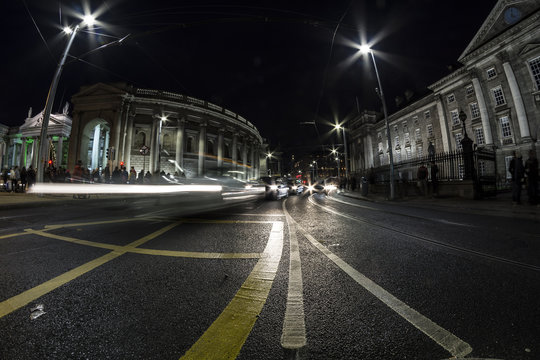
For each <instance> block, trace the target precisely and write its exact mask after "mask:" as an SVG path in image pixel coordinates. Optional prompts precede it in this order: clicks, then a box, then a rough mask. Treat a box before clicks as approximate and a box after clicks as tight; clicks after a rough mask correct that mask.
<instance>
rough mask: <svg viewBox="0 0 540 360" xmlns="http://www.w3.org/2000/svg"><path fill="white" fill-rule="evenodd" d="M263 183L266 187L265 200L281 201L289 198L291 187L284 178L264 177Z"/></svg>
mask: <svg viewBox="0 0 540 360" xmlns="http://www.w3.org/2000/svg"><path fill="white" fill-rule="evenodd" d="M261 182H262V183H263V184H264V186H265V193H264V197H265V199H268V200H279V199H281V198H284V197H285V198H286V197H288V196H289V187H288V186H287V183H286V182H285V181H283V179H282V178H280V177H275V176H264V177H262V178H261Z"/></svg>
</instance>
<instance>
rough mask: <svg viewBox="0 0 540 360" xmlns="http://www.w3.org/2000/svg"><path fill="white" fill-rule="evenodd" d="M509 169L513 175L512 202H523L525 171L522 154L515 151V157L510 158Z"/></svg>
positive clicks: (515, 203) (517, 203) (516, 203)
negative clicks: (522, 186) (522, 190)
mask: <svg viewBox="0 0 540 360" xmlns="http://www.w3.org/2000/svg"><path fill="white" fill-rule="evenodd" d="M508 171H509V172H510V174H511V176H512V203H513V204H514V205H519V204H521V182H522V180H523V175H524V173H525V168H524V167H523V160H522V158H521V154H519V153H518V152H516V151H514V157H513V158H512V160H510V165H509V166H508Z"/></svg>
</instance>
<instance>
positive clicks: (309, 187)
mask: <svg viewBox="0 0 540 360" xmlns="http://www.w3.org/2000/svg"><path fill="white" fill-rule="evenodd" d="M307 188H308V190H309V191H313V190H315V188H314V187H313V186H312V185H309V186H308V187H307Z"/></svg>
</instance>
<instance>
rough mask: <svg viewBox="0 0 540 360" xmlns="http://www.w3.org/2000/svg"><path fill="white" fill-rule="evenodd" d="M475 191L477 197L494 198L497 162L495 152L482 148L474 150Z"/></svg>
mask: <svg viewBox="0 0 540 360" xmlns="http://www.w3.org/2000/svg"><path fill="white" fill-rule="evenodd" d="M474 165H475V166H474V168H475V170H476V173H475V175H476V176H475V179H474V182H475V188H476V189H475V190H476V192H477V196H478V197H480V198H482V197H486V196H495V195H496V194H497V161H496V156H495V151H494V150H490V149H484V148H477V149H475V150H474Z"/></svg>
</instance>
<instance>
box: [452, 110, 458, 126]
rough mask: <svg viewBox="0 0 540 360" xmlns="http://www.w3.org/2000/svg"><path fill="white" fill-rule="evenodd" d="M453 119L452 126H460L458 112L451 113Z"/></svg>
mask: <svg viewBox="0 0 540 360" xmlns="http://www.w3.org/2000/svg"><path fill="white" fill-rule="evenodd" d="M450 116H451V117H452V125H459V112H458V111H457V110H452V111H450Z"/></svg>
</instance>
